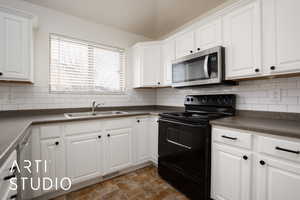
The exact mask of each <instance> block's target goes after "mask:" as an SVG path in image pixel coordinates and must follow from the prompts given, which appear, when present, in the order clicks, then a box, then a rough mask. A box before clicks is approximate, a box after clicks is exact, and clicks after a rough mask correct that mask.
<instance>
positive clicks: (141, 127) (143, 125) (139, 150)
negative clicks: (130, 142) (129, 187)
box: [134, 117, 150, 163]
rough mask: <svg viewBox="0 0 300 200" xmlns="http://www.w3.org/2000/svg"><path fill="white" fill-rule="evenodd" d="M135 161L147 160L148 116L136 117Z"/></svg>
mask: <svg viewBox="0 0 300 200" xmlns="http://www.w3.org/2000/svg"><path fill="white" fill-rule="evenodd" d="M134 137H135V144H136V162H137V163H142V162H145V161H147V160H149V156H150V155H149V149H150V142H149V139H150V137H149V118H148V117H146V118H137V119H136V125H135V135H134Z"/></svg>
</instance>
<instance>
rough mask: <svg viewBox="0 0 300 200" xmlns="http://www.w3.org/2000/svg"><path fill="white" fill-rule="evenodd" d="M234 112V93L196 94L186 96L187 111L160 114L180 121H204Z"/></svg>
mask: <svg viewBox="0 0 300 200" xmlns="http://www.w3.org/2000/svg"><path fill="white" fill-rule="evenodd" d="M234 113H235V96H234V95H202V96H197V95H196V96H187V97H186V98H185V112H172V113H163V114H160V116H161V117H162V118H169V119H174V120H178V121H184V122H193V123H194V122H196V123H197V122H199V123H202V122H208V121H209V120H213V119H218V118H221V117H226V116H233V115H234Z"/></svg>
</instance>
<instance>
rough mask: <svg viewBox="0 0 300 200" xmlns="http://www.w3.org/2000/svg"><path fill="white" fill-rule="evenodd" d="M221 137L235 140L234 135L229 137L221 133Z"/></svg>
mask: <svg viewBox="0 0 300 200" xmlns="http://www.w3.org/2000/svg"><path fill="white" fill-rule="evenodd" d="M222 138H225V139H229V140H237V138H236V137H229V136H226V135H222Z"/></svg>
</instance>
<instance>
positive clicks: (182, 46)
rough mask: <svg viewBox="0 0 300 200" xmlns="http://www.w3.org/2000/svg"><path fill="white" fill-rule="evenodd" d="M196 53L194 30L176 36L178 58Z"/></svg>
mask: <svg viewBox="0 0 300 200" xmlns="http://www.w3.org/2000/svg"><path fill="white" fill-rule="evenodd" d="M193 53H195V36H194V31H190V32H186V33H183V34H182V35H179V36H178V37H177V38H176V58H181V57H184V56H187V55H190V54H193Z"/></svg>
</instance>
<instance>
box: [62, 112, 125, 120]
mask: <svg viewBox="0 0 300 200" xmlns="http://www.w3.org/2000/svg"><path fill="white" fill-rule="evenodd" d="M125 114H128V112H124V111H100V112H78V113H65V116H66V117H67V118H69V119H74V118H85V117H105V116H117V115H125Z"/></svg>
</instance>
